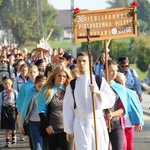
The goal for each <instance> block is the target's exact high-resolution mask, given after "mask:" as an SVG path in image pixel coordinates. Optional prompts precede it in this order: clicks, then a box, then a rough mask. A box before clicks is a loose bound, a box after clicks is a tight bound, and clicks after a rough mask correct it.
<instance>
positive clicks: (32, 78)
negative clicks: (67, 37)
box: [17, 65, 39, 141]
mask: <svg viewBox="0 0 150 150" xmlns="http://www.w3.org/2000/svg"><path fill="white" fill-rule="evenodd" d="M38 74H39V71H38V68H37V66H35V65H31V66H30V67H29V69H28V76H29V79H28V81H27V82H26V83H25V84H24V85H23V86H22V87H21V89H20V91H19V94H18V99H17V110H18V121H19V118H20V112H21V109H22V105H23V102H24V98H25V96H26V94H27V92H28V91H29V90H30V89H31V88H32V87H33V86H34V81H35V78H36V76H37V75H38ZM20 140H21V141H22V139H20ZM23 140H24V139H23Z"/></svg>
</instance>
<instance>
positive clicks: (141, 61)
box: [136, 40, 150, 72]
mask: <svg viewBox="0 0 150 150" xmlns="http://www.w3.org/2000/svg"><path fill="white" fill-rule="evenodd" d="M137 56H138V60H137V62H136V65H137V67H138V68H139V69H140V70H141V71H143V72H146V71H147V68H148V67H149V64H150V57H149V56H150V48H148V47H146V43H145V42H144V41H143V40H140V41H139V49H138V55H137Z"/></svg>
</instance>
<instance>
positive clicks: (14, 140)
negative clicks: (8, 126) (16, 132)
mask: <svg viewBox="0 0 150 150" xmlns="http://www.w3.org/2000/svg"><path fill="white" fill-rule="evenodd" d="M16 143H17V139H16V136H14V137H12V142H11V144H13V145H15V144H16Z"/></svg>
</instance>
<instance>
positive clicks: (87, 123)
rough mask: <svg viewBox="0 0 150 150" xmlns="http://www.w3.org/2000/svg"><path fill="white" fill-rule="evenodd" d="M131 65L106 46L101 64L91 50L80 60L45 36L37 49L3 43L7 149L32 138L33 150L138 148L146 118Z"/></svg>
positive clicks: (0, 80)
mask: <svg viewBox="0 0 150 150" xmlns="http://www.w3.org/2000/svg"><path fill="white" fill-rule="evenodd" d="M89 62H90V63H91V64H92V65H90V66H91V67H92V74H90V71H89V64H90V63H89ZM106 62H107V63H108V68H106ZM129 63H130V62H129V59H128V57H127V56H120V57H119V58H118V60H113V58H112V56H111V55H110V52H109V51H107V52H105V50H102V51H101V52H100V54H99V56H98V57H97V60H96V62H93V59H92V60H89V54H88V53H87V52H79V53H78V54H77V57H76V58H75V57H74V56H72V55H71V54H69V53H68V52H65V51H64V50H63V49H62V48H58V49H56V48H53V49H52V48H51V46H50V45H48V46H47V43H44V40H43V39H41V41H40V43H39V44H38V45H37V47H36V48H35V49H33V50H32V51H28V49H26V48H24V49H19V47H18V46H17V44H16V43H14V44H12V45H7V46H6V45H5V44H4V42H1V44H0V123H1V129H2V130H3V132H4V135H3V136H4V137H5V140H6V142H5V145H4V147H11V146H13V145H15V144H17V143H19V142H20V141H29V147H30V149H31V150H58V149H60V150H74V149H76V150H94V149H96V146H97V150H111V149H112V150H133V149H134V131H136V132H140V131H142V127H143V125H144V119H143V111H142V108H141V101H142V90H141V83H140V80H139V78H138V75H137V73H136V71H135V70H134V69H132V68H130V67H129ZM106 74H108V77H109V78H108V79H109V80H108V81H106ZM90 76H91V77H92V79H93V83H91V79H90ZM97 78H98V81H97ZM92 95H93V97H94V102H95V110H94V112H93V108H92V101H93V99H92ZM94 113H95V114H96V117H95V118H94V117H93V114H94ZM94 119H95V120H96V126H95V124H94ZM95 129H96V133H97V136H95ZM96 143H97V145H96Z"/></svg>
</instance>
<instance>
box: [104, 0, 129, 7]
mask: <svg viewBox="0 0 150 150" xmlns="http://www.w3.org/2000/svg"><path fill="white" fill-rule="evenodd" d="M129 2H130V0H107V1H106V3H107V4H108V5H110V7H111V8H119V7H127V6H129Z"/></svg>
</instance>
